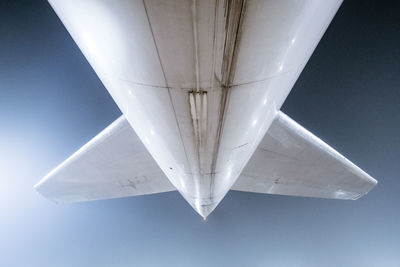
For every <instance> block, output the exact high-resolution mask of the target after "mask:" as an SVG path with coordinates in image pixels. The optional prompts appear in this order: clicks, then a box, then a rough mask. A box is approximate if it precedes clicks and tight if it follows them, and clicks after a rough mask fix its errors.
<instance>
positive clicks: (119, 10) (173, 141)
mask: <svg viewBox="0 0 400 267" xmlns="http://www.w3.org/2000/svg"><path fill="white" fill-rule="evenodd" d="M50 3H51V5H52V6H53V8H54V9H55V11H56V12H57V14H58V15H59V17H60V18H61V20H62V21H63V23H64V25H65V26H66V28H67V29H68V31H69V32H70V34H71V35H72V37H73V38H74V40H75V41H76V43H77V44H78V46H79V47H80V48H81V50H82V51H83V53H84V54H85V56H86V58H87V59H88V61H89V62H90V64H91V65H92V67H93V68H94V70H95V71H96V73H97V74H98V75H99V77H100V79H101V80H102V82H103V83H104V85H105V87H106V88H107V90H108V91H109V92H110V94H111V96H112V97H113V98H114V100H115V101H116V103H117V105H118V106H119V108H120V109H121V111H122V112H123V113H124V115H125V117H126V118H127V120H128V121H129V123H130V125H131V126H132V128H133V129H134V130H135V132H136V134H137V135H138V137H139V138H140V140H141V141H142V142H143V144H144V145H145V147H146V148H147V149H148V151H149V152H150V154H151V155H152V156H153V158H154V159H155V161H156V162H157V164H158V165H159V166H160V168H161V169H162V171H163V172H164V173H165V175H166V176H167V177H168V179H169V180H170V181H171V183H172V184H173V185H174V186H175V187H176V188H177V190H179V192H180V193H181V194H182V195H183V197H184V198H185V199H186V200H187V201H188V202H189V203H190V204H191V205H192V207H193V208H194V209H195V210H196V211H197V212H198V213H199V214H201V215H202V216H203V217H206V216H207V215H208V214H209V213H210V212H211V211H212V210H213V209H214V208H215V207H216V206H217V205H218V203H219V202H220V201H221V200H222V198H223V197H224V196H225V194H226V193H227V192H228V190H229V189H230V188H231V186H232V185H233V184H234V183H235V181H236V179H237V178H238V176H239V175H240V173H241V172H242V170H243V168H244V167H245V166H246V163H247V162H248V160H249V159H250V157H251V155H252V154H253V152H254V151H255V149H256V148H257V146H258V144H259V142H260V141H261V139H262V138H263V136H264V135H265V133H266V131H267V130H268V128H269V127H270V125H271V123H272V120H273V118H274V116H275V114H276V112H277V111H278V110H279V109H280V107H281V105H282V103H283V101H284V100H285V98H286V97H287V95H288V94H289V92H290V90H291V88H292V86H293V84H294V83H295V81H296V80H297V78H298V76H299V74H300V73H301V71H302V69H303V67H304V65H305V64H306V62H307V60H308V59H309V57H310V55H311V53H312V51H313V50H314V48H315V46H316V45H317V43H318V41H319V40H320V38H321V37H322V35H323V33H324V32H325V29H326V27H327V26H328V25H329V23H330V21H331V19H332V18H333V16H334V14H335V13H336V11H337V9H338V7H339V5H340V3H341V0H326V1H320V0H301V1H289V0H281V1H276V0H246V1H242V0H232V1H216V0H201V1H199V0H173V1H163V0H116V1H108V0H90V1H89V0H88V1H81V0H68V1H64V0H50Z"/></svg>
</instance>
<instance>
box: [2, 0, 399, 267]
mask: <svg viewBox="0 0 400 267" xmlns="http://www.w3.org/2000/svg"><path fill="white" fill-rule="evenodd" d="M399 14H400V5H399V2H398V1H362V0H360V1H355V0H347V1H345V2H344V4H343V5H342V7H341V8H340V10H339V12H338V14H337V15H336V17H335V19H334V20H333V22H332V24H331V26H330V27H329V29H328V31H327V33H326V34H325V36H324V37H323V39H322V41H321V43H320V44H319V46H318V47H317V49H316V51H315V53H314V55H313V56H312V58H311V60H310V61H309V63H308V65H307V66H306V68H305V70H304V71H303V73H302V74H301V77H300V79H299V80H298V82H297V83H296V85H295V87H294V89H293V90H292V92H291V94H290V95H289V97H288V99H287V101H286V103H285V104H284V107H283V111H284V112H286V113H287V114H289V115H290V116H291V117H292V118H294V119H295V120H297V121H298V122H299V123H301V124H302V125H303V126H305V127H306V128H308V129H309V130H310V131H312V132H313V133H315V134H316V135H317V136H319V137H321V138H322V139H323V140H325V141H326V142H327V143H329V144H331V145H332V146H333V147H334V148H336V149H337V150H338V151H340V152H341V153H343V154H344V155H345V156H347V157H348V158H349V159H351V160H352V161H353V162H354V163H356V164H357V165H359V166H360V167H361V168H363V169H364V170H366V171H367V172H368V173H370V174H371V175H372V176H374V177H375V178H377V179H378V180H379V184H378V186H377V187H376V188H375V189H374V190H373V191H372V192H371V193H370V194H368V195H367V196H366V197H364V198H362V199H360V200H358V201H337V200H336V201H335V200H322V199H307V198H296V197H284V196H273V195H262V194H251V193H241V192H230V193H229V194H228V195H227V196H226V197H225V199H224V200H223V201H222V203H221V204H220V205H219V206H218V208H217V209H216V210H215V211H214V213H212V214H211V216H210V217H209V218H208V219H207V221H206V222H204V221H203V220H202V219H201V217H200V216H198V215H197V214H196V213H195V211H194V210H193V209H192V208H191V207H190V206H189V205H188V204H187V203H186V202H185V201H184V200H183V199H182V197H181V196H180V195H179V194H178V193H164V194H159V195H151V196H140V197H132V198H125V199H115V200H105V201H97V202H89V203H80V204H73V205H55V204H53V203H51V202H49V201H47V200H46V199H44V198H42V197H41V196H40V195H39V194H38V193H36V192H35V191H34V190H33V188H32V186H33V185H34V184H35V183H36V182H37V181H38V180H39V179H40V178H41V177H42V176H44V175H45V174H46V173H47V172H48V171H50V170H51V169H52V168H54V167H55V166H57V165H58V164H59V163H60V162H61V161H63V160H64V159H65V158H66V157H68V156H69V155H70V154H71V153H73V152H74V151H76V150H77V149H78V148H79V147H81V146H82V145H83V144H85V143H86V142H87V141H88V140H90V139H91V138H92V137H93V136H94V135H96V134H97V133H98V132H99V131H101V130H102V129H103V128H105V127H106V126H107V125H108V124H110V123H111V122H112V121H113V120H115V119H116V118H117V117H118V116H119V115H120V111H119V110H118V108H117V107H116V105H115V104H114V102H113V100H112V99H111V97H110V96H109V94H108V93H107V91H106V90H105V89H104V87H103V85H102V84H101V82H100V81H99V79H98V78H97V76H96V75H95V73H94V72H93V70H92V69H91V68H90V66H89V65H88V63H87V61H86V60H85V58H84V57H83V55H82V54H81V52H80V51H79V49H78V47H77V46H76V45H75V44H74V42H73V41H72V39H71V37H70V36H69V35H68V33H67V31H66V30H65V29H64V26H63V25H62V24H61V22H60V21H59V19H58V18H57V16H56V15H55V13H54V12H53V11H52V9H51V8H50V6H49V4H48V3H47V2H46V1H16V0H12V1H7V0H2V1H1V2H0V181H1V183H0V266H5V267H13V266H16V267H21V266H29V267H31V266H33V267H36V266H40V267H47V266H48V267H54V266H56V267H58V266H60V267H62V266H66V267H67V266H68V267H70V266H78V267H80V266H85V267H86V266H100V267H102V266H104V267H105V266H274V267H321V266H322V267H325V266H326V267H331V266H332V267H333V266H335V267H337V266H340V267H346V266H351V267H358V266H359V267H382V266H385V267H398V266H400V207H399V204H400V178H399V173H400V162H399V160H400V135H399V132H400V15H399Z"/></svg>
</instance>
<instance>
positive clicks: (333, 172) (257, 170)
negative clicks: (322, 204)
mask: <svg viewBox="0 0 400 267" xmlns="http://www.w3.org/2000/svg"><path fill="white" fill-rule="evenodd" d="M376 183H377V181H376V180H375V179H373V178H372V177H371V176H369V175H368V174H367V173H365V172H364V171H362V170H361V169H360V168H358V167H357V166H356V165H354V164H353V163H351V162H350V161H349V160H347V159H346V158H345V157H343V156H342V155H340V154H339V153H338V152H337V151H335V150H334V149H333V148H331V147H330V146H328V145H327V144H325V143H324V142H323V141H321V140H320V139H319V138H317V137H316V136H314V135H313V134H312V133H310V132H309V131H307V130H306V129H304V128H303V127H302V126H300V125H299V124H298V123H296V122H295V121H293V120H292V119H290V118H289V117H288V116H287V115H285V114H283V113H282V112H279V113H278V114H277V116H276V118H275V119H274V121H273V123H272V125H271V127H270V128H269V130H268V132H267V133H266V135H265V136H264V138H263V140H262V141H261V142H260V144H259V146H258V148H257V150H256V151H255V152H254V154H253V156H252V157H251V158H250V160H249V162H248V164H247V165H246V167H245V169H244V170H243V172H242V174H241V176H240V177H239V178H238V180H237V181H236V183H235V184H234V186H233V187H232V189H233V190H239V191H248V192H257V193H267V194H279V195H290V196H304V197H320V198H335V199H357V198H359V197H361V196H363V195H364V194H366V193H368V192H369V191H370V190H371V189H372V188H373V187H374V186H375V185H376Z"/></svg>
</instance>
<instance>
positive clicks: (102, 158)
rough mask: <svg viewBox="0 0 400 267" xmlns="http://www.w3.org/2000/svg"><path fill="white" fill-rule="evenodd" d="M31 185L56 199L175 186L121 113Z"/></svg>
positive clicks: (105, 196) (124, 194)
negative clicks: (35, 183) (36, 182)
mask: <svg viewBox="0 0 400 267" xmlns="http://www.w3.org/2000/svg"><path fill="white" fill-rule="evenodd" d="M35 188H36V189H37V190H38V191H39V192H40V193H41V194H42V195H43V196H45V197H46V198H48V199H50V200H53V201H55V202H57V203H66V202H78V201H89V200H99V199H108V198H118V197H128V196H136V195H144V194H152V193H160V192H166V191H173V190H175V188H174V186H173V185H172V184H171V183H170V182H169V180H168V179H167V177H166V176H165V175H164V173H163V172H162V171H161V169H160V167H158V165H157V163H156V162H155V161H154V159H153V158H152V156H151V155H150V154H149V152H148V151H147V149H146V148H145V146H144V145H143V143H142V142H141V141H140V139H139V138H138V137H137V135H136V133H135V131H134V130H133V129H132V128H131V126H130V125H129V123H128V122H127V121H126V119H125V117H124V116H121V117H120V118H118V119H117V120H116V121H115V122H113V123H112V124H111V125H110V126H108V127H107V128H106V129H105V130H103V131H102V132H101V133H100V134H98V135H97V136H96V137H94V138H93V139H92V140H90V141H89V142H88V143H87V144H86V145H84V146H83V147H82V148H81V149H79V150H78V151H77V152H76V153H74V154H73V155H72V156H71V157H69V158H68V159H67V160H66V161H64V162H63V163H62V164H61V165H60V166H58V167H57V168H55V169H54V170H53V171H51V172H50V173H49V174H48V175H47V176H46V177H44V178H43V179H42V180H41V181H40V182H39V183H38V184H37V185H35Z"/></svg>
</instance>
